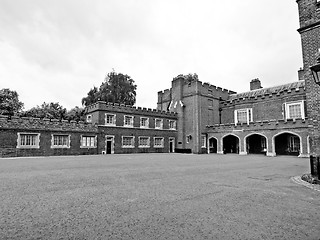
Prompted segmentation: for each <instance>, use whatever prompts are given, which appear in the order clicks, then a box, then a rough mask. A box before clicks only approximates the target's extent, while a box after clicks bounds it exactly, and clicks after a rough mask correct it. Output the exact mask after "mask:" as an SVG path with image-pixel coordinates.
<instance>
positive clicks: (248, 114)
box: [234, 108, 253, 125]
mask: <svg viewBox="0 0 320 240" xmlns="http://www.w3.org/2000/svg"><path fill="white" fill-rule="evenodd" d="M234 120H235V124H236V125H237V124H238V123H246V124H249V123H250V122H252V121H253V120H252V108H244V109H238V110H235V111H234Z"/></svg>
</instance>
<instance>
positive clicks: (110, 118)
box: [105, 113, 116, 126]
mask: <svg viewBox="0 0 320 240" xmlns="http://www.w3.org/2000/svg"><path fill="white" fill-rule="evenodd" d="M105 121H106V125H108V126H115V125H116V115H115V114H110V113H106V115H105Z"/></svg>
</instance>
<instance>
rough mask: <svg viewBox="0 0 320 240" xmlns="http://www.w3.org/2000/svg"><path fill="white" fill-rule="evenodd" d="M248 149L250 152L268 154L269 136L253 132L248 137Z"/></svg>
mask: <svg viewBox="0 0 320 240" xmlns="http://www.w3.org/2000/svg"><path fill="white" fill-rule="evenodd" d="M246 150H247V153H248V154H266V152H267V138H266V137H265V136H262V135H260V134H252V135H250V136H248V137H247V138H246Z"/></svg>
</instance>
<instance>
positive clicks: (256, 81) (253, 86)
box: [250, 78, 262, 91]
mask: <svg viewBox="0 0 320 240" xmlns="http://www.w3.org/2000/svg"><path fill="white" fill-rule="evenodd" d="M260 88H262V86H261V82H260V80H259V78H255V79H253V80H251V82H250V91H252V90H256V89H260Z"/></svg>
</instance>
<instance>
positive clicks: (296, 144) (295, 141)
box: [288, 136, 300, 152]
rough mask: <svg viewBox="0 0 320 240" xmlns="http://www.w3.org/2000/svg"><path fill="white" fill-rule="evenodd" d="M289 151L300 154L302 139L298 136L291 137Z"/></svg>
mask: <svg viewBox="0 0 320 240" xmlns="http://www.w3.org/2000/svg"><path fill="white" fill-rule="evenodd" d="M288 151H289V152H299V151H300V139H299V137H297V136H289V139H288Z"/></svg>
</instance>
